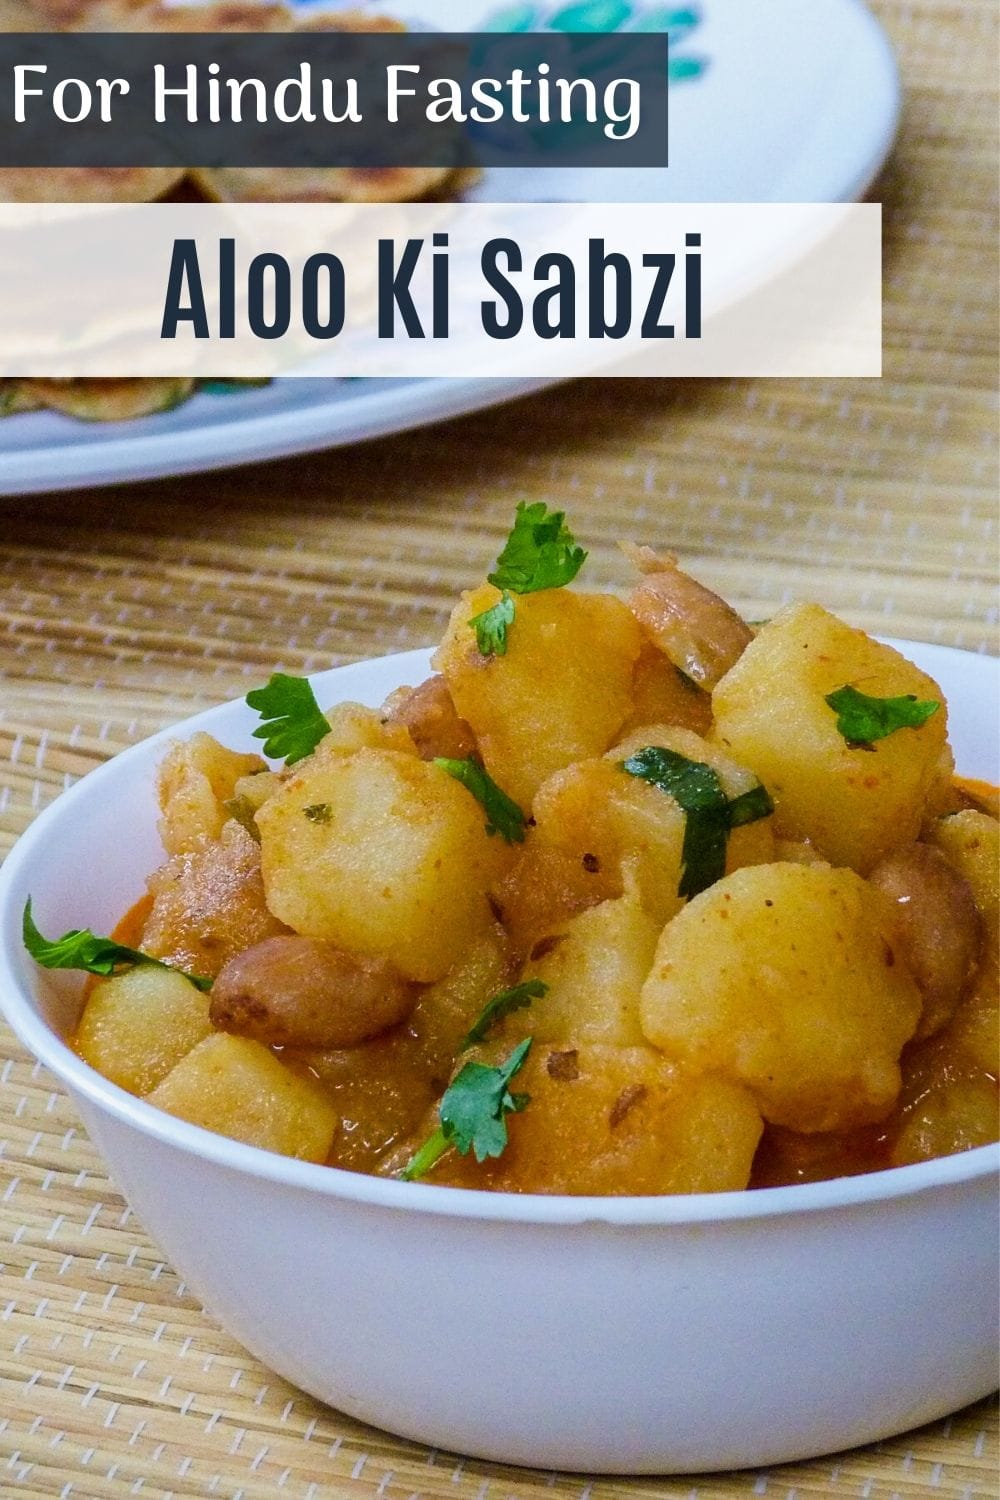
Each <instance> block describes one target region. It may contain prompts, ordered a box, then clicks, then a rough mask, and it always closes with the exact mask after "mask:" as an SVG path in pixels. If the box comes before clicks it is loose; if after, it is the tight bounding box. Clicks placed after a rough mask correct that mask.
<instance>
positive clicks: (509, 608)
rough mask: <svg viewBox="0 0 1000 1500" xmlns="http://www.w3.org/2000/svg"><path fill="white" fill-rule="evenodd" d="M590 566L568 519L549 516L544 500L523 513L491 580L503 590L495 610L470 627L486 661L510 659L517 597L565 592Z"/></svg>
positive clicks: (521, 509) (525, 507) (522, 506)
mask: <svg viewBox="0 0 1000 1500" xmlns="http://www.w3.org/2000/svg"><path fill="white" fill-rule="evenodd" d="M586 560H587V554H586V552H584V550H583V548H582V547H578V546H577V545H576V542H575V540H574V537H573V533H572V532H571V531H570V529H569V527H568V526H567V525H566V516H565V513H564V512H563V511H561V510H554V511H552V512H551V513H550V512H549V510H548V508H547V506H546V504H545V502H544V500H536V501H535V502H534V504H533V505H527V504H526V503H525V502H524V501H523V500H522V501H521V503H520V504H519V505H518V507H517V512H516V514H515V516H514V525H513V527H512V528H511V533H510V536H509V537H508V538H507V541H506V542H505V544H504V548H503V551H502V552H501V553H500V556H499V557H498V558H497V561H496V567H495V568H494V570H493V572H492V573H490V574H489V575H488V577H489V581H490V583H492V584H493V585H494V587H495V588H498V589H500V590H502V592H501V596H500V598H499V599H498V600H497V602H496V604H494V605H493V607H492V608H491V609H486V610H484V611H483V613H482V614H480V615H473V617H472V619H471V620H470V621H469V624H470V625H471V626H472V628H473V630H475V632H476V644H477V645H478V647H479V651H480V655H482V656H506V654H507V632H508V630H509V629H510V627H511V625H513V623H514V616H515V614H516V610H517V606H516V605H515V603H514V600H513V599H512V598H511V597H510V596H511V594H536V593H538V592H539V591H540V590H542V589H559V588H562V587H563V586H564V585H565V584H567V583H572V582H573V579H574V578H575V577H576V575H577V573H579V571H580V569H581V568H582V567H583V565H584V563H585V562H586Z"/></svg>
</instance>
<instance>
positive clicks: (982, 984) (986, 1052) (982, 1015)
mask: <svg viewBox="0 0 1000 1500" xmlns="http://www.w3.org/2000/svg"><path fill="white" fill-rule="evenodd" d="M998 980H1000V976H998V974H997V954H996V950H995V949H994V951H993V952H992V953H988V954H987V955H986V956H985V958H984V959H983V963H982V966H981V968H980V970H979V973H978V974H977V975H976V978H975V981H974V982H973V984H972V985H971V987H970V989H969V993H968V994H967V995H966V997H965V999H964V1000H963V1001H962V1003H961V1005H960V1006H959V1007H958V1010H957V1011H956V1012H955V1015H954V1016H953V1018H952V1020H951V1022H950V1024H949V1025H948V1027H947V1028H946V1030H945V1031H944V1033H943V1034H942V1041H943V1042H944V1044H945V1046H946V1047H947V1048H949V1049H952V1050H954V1052H955V1053H957V1054H958V1055H959V1056H961V1057H964V1058H968V1059H969V1062H970V1064H971V1065H972V1066H973V1067H975V1068H976V1069H978V1070H979V1071H980V1072H982V1073H989V1074H990V1075H991V1076H992V1077H994V1078H996V1076H997V1074H998V1073H1000V982H998Z"/></svg>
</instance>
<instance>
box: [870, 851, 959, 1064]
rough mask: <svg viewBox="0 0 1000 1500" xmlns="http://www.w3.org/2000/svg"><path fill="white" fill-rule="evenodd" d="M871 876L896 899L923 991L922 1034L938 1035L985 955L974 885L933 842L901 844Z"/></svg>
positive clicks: (906, 949) (899, 925) (908, 955)
mask: <svg viewBox="0 0 1000 1500" xmlns="http://www.w3.org/2000/svg"><path fill="white" fill-rule="evenodd" d="M868 878H869V880H870V881H871V883H872V885H874V886H875V887H876V889H878V890H880V891H881V892H882V893H883V895H885V896H887V897H888V898H889V900H890V901H891V902H892V909H893V913H894V915H895V918H896V931H897V933H898V935H899V940H900V949H901V952H902V955H903V958H904V960H905V962H906V964H907V967H908V968H909V970H910V973H911V974H912V975H913V977H914V979H915V980H916V981H917V985H918V987H919V989H920V993H921V995H922V996H923V1002H924V1009H923V1015H922V1016H921V1018H920V1025H919V1026H918V1027H917V1037H918V1038H921V1037H926V1036H932V1035H933V1033H934V1032H935V1031H940V1030H941V1027H942V1026H944V1025H945V1024H946V1022H947V1021H949V1020H950V1019H951V1017H952V1015H954V1013H955V1010H956V1007H957V1006H958V1002H959V1001H960V1000H961V998H962V994H963V992H964V990H965V987H966V985H967V984H968V982H969V980H970V978H971V977H972V973H973V971H974V969H975V966H976V961H977V959H978V957H979V949H980V943H981V940H982V931H981V921H980V917H979V912H978V911H977V909H976V903H975V900H974V898H973V894H972V889H971V887H970V885H969V882H968V881H967V880H966V879H965V878H964V877H963V876H961V875H959V874H958V872H957V871H956V870H953V869H952V867H951V865H949V863H948V861H947V860H946V859H945V857H944V855H943V854H942V853H941V852H940V850H938V849H933V848H931V847H930V846H929V845H927V844H910V845H909V846H908V847H906V848H905V849H897V850H896V851H895V853H893V854H890V855H889V856H888V858H887V859H883V860H881V861H880V862H879V863H878V864H877V865H876V866H875V868H874V870H872V872H871V874H870V875H869V877H868Z"/></svg>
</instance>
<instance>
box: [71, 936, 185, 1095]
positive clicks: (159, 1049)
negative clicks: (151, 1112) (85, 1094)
mask: <svg viewBox="0 0 1000 1500" xmlns="http://www.w3.org/2000/svg"><path fill="white" fill-rule="evenodd" d="M208 1006H209V1001H208V996H207V995H205V994H202V992H201V991H200V990H198V989H196V988H195V986H194V985H193V984H190V983H189V982H188V980H186V979H185V978H184V976H183V975H182V974H173V973H171V972H170V971H169V970H167V969H158V968H156V967H155V966H154V965H152V964H140V965H138V966H137V967H136V968H134V969H129V970H128V971H127V972H126V973H124V974H118V975H116V976H115V977H114V978H113V979H105V980H102V981H101V982H100V983H98V984H95V985H94V987H93V989H92V990H91V992H90V994H89V996H88V997H87V1003H86V1005H85V1007H84V1010H83V1015H82V1016H81V1017H80V1024H79V1026H78V1027H77V1032H76V1038H75V1043H74V1045H75V1047H76V1050H77V1052H78V1053H79V1054H80V1056H81V1057H82V1058H83V1060H84V1062H86V1063H89V1064H90V1066H91V1067H92V1068H96V1069H97V1071H98V1073H103V1074H104V1077H105V1078H110V1080H111V1082H112V1083H117V1084H118V1085H119V1086H120V1087H121V1088H123V1089H128V1091H129V1093H130V1094H148V1093H149V1090H150V1089H151V1088H155V1086H156V1085H157V1084H158V1083H159V1081H160V1079H161V1078H164V1077H166V1075H167V1074H168V1073H169V1072H170V1069H171V1068H172V1067H173V1066H174V1065H175V1063H179V1062H180V1060H181V1058H182V1057H184V1056H186V1054H187V1053H188V1052H190V1051H191V1049H192V1047H196V1046H197V1045H198V1043H199V1042H200V1041H202V1040H203V1039H204V1038H205V1037H206V1036H210V1035H211V1032H212V1023H211V1021H210V1020H209V1016H208Z"/></svg>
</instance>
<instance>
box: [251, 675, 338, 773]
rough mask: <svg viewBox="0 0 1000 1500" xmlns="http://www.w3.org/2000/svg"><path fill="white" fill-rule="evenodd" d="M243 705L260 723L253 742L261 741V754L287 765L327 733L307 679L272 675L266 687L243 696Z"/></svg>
mask: <svg viewBox="0 0 1000 1500" xmlns="http://www.w3.org/2000/svg"><path fill="white" fill-rule="evenodd" d="M247 704H248V705H249V707H250V708H253V709H256V711H257V712H258V713H259V714H260V716H261V719H262V720H263V721H264V722H263V723H262V724H261V726H260V728H259V729H255V730H254V732H253V737H254V739H255V740H263V741H264V754H265V755H267V756H270V758H271V759H272V760H283V761H284V762H285V764H286V765H288V766H293V765H294V764H295V762H296V761H298V760H304V759H305V757H306V756H307V755H311V754H312V752H313V751H314V750H315V749H316V746H317V745H318V744H319V742H320V740H322V739H325V738H326V736H327V735H328V734H329V733H330V725H329V724H328V722H327V720H326V718H325V717H324V715H323V713H322V712H321V711H320V706H319V704H318V703H317V702H316V695H315V693H314V692H313V690H312V688H311V687H310V685H309V681H308V678H305V677H289V676H288V675H287V674H286V673H284V672H275V673H274V675H273V676H272V678H271V680H270V682H269V683H268V684H267V687H262V688H255V689H254V691H253V692H252V693H247Z"/></svg>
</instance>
